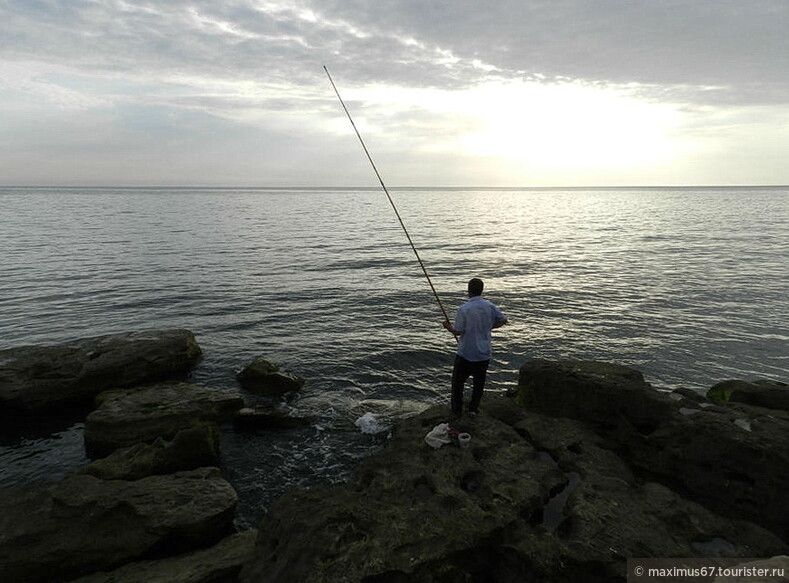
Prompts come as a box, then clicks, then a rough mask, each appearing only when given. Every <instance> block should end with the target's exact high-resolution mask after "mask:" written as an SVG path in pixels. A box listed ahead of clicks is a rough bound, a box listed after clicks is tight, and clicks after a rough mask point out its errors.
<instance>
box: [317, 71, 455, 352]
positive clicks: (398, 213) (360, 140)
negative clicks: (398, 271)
mask: <svg viewBox="0 0 789 583" xmlns="http://www.w3.org/2000/svg"><path fill="white" fill-rule="evenodd" d="M323 70H324V71H326V76H327V77H328V78H329V83H331V86H332V89H334V93H335V94H336V95H337V99H339V100H340V105H342V108H343V110H345V115H347V116H348V121H350V122H351V126H352V127H353V131H354V132H356V137H357V138H359V143H360V144H361V145H362V149H363V150H364V153H365V154H367V159H368V160H369V161H370V165H371V166H372V167H373V170H374V171H375V175H376V176H377V177H378V182H380V183H381V188H383V190H384V193H385V194H386V198H388V199H389V204H390V205H392V210H393V211H394V212H395V215H396V216H397V220H398V222H399V223H400V226H401V227H402V228H403V232H404V233H405V236H406V239H408V244H409V245H411V249H412V250H413V252H414V255H415V256H416V260H417V261H418V262H419V267H421V268H422V273H424V274H425V279H426V280H427V283H428V285H430V289H431V290H432V292H433V295H434V296H435V298H436V301H437V302H438V307H439V308H440V309H441V313H442V314H443V315H444V319H445V320H446V321H447V322H449V316H447V311H446V310H445V309H444V304H442V303H441V298H440V297H438V292H437V291H436V288H435V286H433V282H432V280H431V279H430V275H428V273H427V269H426V268H425V264H424V263H423V262H422V258H421V257H419V251H417V250H416V246H415V245H414V242H413V241H412V240H411V235H409V234H408V229H406V228H405V223H404V222H403V219H402V218H401V217H400V212H399V211H398V210H397V205H395V203H394V200H393V199H392V196H391V195H390V194H389V190H388V189H387V188H386V184H384V180H383V178H381V174H380V172H378V168H376V166H375V162H373V157H372V156H371V155H370V151H369V150H368V149H367V146H366V145H365V143H364V140H363V139H362V134H360V133H359V130H358V129H356V124H355V123H353V118H352V117H351V112H349V111H348V108H347V107H346V106H345V102H344V101H343V100H342V97H340V92H339V91H338V90H337V86H336V85H335V84H334V79H332V78H331V75H330V74H329V70H328V69H327V68H326V65H324V66H323ZM453 336H454V334H453ZM455 340H457V337H455Z"/></svg>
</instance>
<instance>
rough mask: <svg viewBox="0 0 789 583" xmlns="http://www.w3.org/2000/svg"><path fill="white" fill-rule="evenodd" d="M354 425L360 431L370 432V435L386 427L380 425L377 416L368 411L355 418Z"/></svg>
mask: <svg viewBox="0 0 789 583" xmlns="http://www.w3.org/2000/svg"><path fill="white" fill-rule="evenodd" d="M356 427H358V428H359V431H361V432H362V433H370V434H372V435H374V434H376V433H381V432H382V431H384V430H385V429H386V427H384V426H382V425H381V422H380V421H379V420H378V418H377V417H376V416H375V415H374V414H372V413H370V412H369V411H368V412H367V413H365V414H364V415H362V416H361V417H359V418H358V419H357V420H356Z"/></svg>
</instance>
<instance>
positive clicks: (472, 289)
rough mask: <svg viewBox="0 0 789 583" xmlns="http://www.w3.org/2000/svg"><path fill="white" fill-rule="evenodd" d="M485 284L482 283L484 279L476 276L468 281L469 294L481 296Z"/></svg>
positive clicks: (470, 295)
mask: <svg viewBox="0 0 789 583" xmlns="http://www.w3.org/2000/svg"><path fill="white" fill-rule="evenodd" d="M484 286H485V284H484V283H482V280H481V279H479V278H476V277H475V278H474V279H472V280H470V281H469V282H468V295H469V297H471V298H473V297H474V296H481V295H482V288H483V287H484Z"/></svg>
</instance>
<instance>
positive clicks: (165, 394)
mask: <svg viewBox="0 0 789 583" xmlns="http://www.w3.org/2000/svg"><path fill="white" fill-rule="evenodd" d="M96 402H97V404H98V408H97V409H96V410H95V411H93V412H92V413H91V414H90V415H88V417H87V419H86V420H85V447H86V450H87V452H88V455H90V456H91V457H100V456H103V455H108V454H110V453H111V452H112V451H114V450H115V449H118V448H121V447H128V446H131V445H134V444H136V443H140V442H152V441H154V440H155V439H157V438H159V437H163V438H170V437H172V436H174V435H175V434H176V433H178V431H180V430H182V429H185V428H187V427H190V426H192V425H194V423H195V422H198V421H210V422H221V421H228V420H230V419H231V418H232V416H233V415H234V414H235V412H236V411H238V410H239V409H240V408H241V407H242V406H243V399H242V398H241V396H240V395H238V394H237V393H234V392H230V391H220V390H215V389H210V388H207V387H202V386H198V385H194V384H190V383H162V384H157V385H150V386H146V387H142V388H139V389H125V390H111V391H105V392H104V393H101V394H100V395H99V396H98V397H97V398H96Z"/></svg>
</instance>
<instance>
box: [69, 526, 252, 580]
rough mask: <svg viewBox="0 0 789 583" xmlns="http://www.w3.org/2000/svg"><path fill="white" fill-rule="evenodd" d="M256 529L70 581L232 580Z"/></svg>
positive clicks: (250, 548) (248, 551)
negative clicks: (188, 549) (185, 551)
mask: <svg viewBox="0 0 789 583" xmlns="http://www.w3.org/2000/svg"><path fill="white" fill-rule="evenodd" d="M256 537H257V531H256V530H248V531H246V532H242V533H238V534H233V535H230V536H229V537H227V538H225V539H223V540H221V541H220V542H219V543H218V544H216V545H215V546H213V547H211V548H208V549H203V550H199V551H194V552H191V553H186V554H184V555H179V556H177V557H168V558H166V559H160V560H158V561H140V562H136V563H129V564H128V565H124V566H123V567H120V568H118V569H115V570H114V571H110V572H101V573H94V574H93V575H88V576H86V577H80V578H79V579H76V580H74V581H71V583H108V582H112V583H141V582H144V583H220V582H229V581H234V580H235V577H236V576H237V575H238V572H239V571H240V570H241V566H242V565H243V564H244V562H245V561H247V560H248V559H249V557H250V555H251V554H252V549H253V548H254V546H255V538H256Z"/></svg>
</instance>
